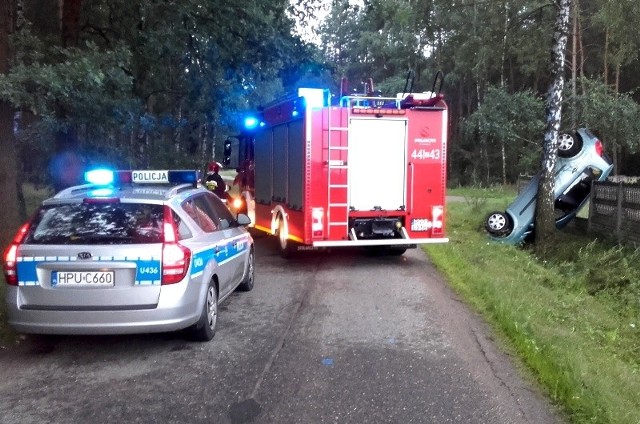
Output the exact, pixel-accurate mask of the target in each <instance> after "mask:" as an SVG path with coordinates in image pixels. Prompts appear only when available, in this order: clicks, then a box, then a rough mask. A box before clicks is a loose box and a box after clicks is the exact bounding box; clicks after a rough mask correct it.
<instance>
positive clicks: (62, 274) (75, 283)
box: [51, 271, 115, 287]
mask: <svg viewBox="0 0 640 424" xmlns="http://www.w3.org/2000/svg"><path fill="white" fill-rule="evenodd" d="M114 282H115V272H113V271H82V272H77V271H53V272H52V273H51V285H52V286H54V287H113V285H114Z"/></svg>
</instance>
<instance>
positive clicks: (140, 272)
mask: <svg viewBox="0 0 640 424" xmlns="http://www.w3.org/2000/svg"><path fill="white" fill-rule="evenodd" d="M87 180H88V181H90V182H89V183H88V184H85V185H81V186H75V187H71V188H68V189H65V190H63V191H61V192H60V193H58V194H56V195H55V196H54V197H53V198H51V199H48V200H46V201H44V202H43V204H42V205H41V207H40V208H39V210H38V211H37V212H36V214H35V216H34V217H33V218H32V219H31V220H30V221H29V222H27V223H26V224H25V225H24V226H23V227H22V228H20V230H19V231H18V233H17V234H16V236H15V238H14V240H13V242H12V244H11V245H10V246H9V247H8V248H7V249H6V251H5V255H4V273H5V277H6V281H7V283H8V289H7V291H6V302H7V307H8V321H9V324H10V325H11V326H12V327H13V328H14V329H15V330H16V331H18V332H22V333H40V334H125V333H152V332H166V331H175V330H181V329H187V330H188V331H189V333H190V334H191V335H192V336H193V338H194V339H196V340H200V341H208V340H211V339H212V338H213V336H214V334H215V331H216V321H217V316H218V305H219V304H220V302H221V301H223V300H224V299H225V298H226V297H228V296H229V295H230V294H231V293H232V292H233V291H234V290H236V289H239V290H244V291H248V290H251V289H252V288H253V284H254V272H255V253H254V246H253V239H252V238H251V235H250V234H249V233H248V232H247V230H246V228H245V227H246V226H247V225H248V224H249V223H250V220H249V218H248V217H247V216H246V215H242V214H239V215H238V216H237V218H234V217H233V215H232V214H231V213H230V212H229V210H228V209H227V208H226V207H225V206H224V204H223V203H222V202H221V201H220V199H219V198H218V197H216V196H215V195H214V194H212V193H211V192H209V191H208V190H206V189H205V188H203V187H201V186H200V185H199V184H198V173H197V171H172V170H157V171H115V172H110V171H105V170H95V171H92V172H88V173H87Z"/></svg>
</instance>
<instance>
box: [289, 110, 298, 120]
mask: <svg viewBox="0 0 640 424" xmlns="http://www.w3.org/2000/svg"><path fill="white" fill-rule="evenodd" d="M298 115H300V112H298V111H297V110H294V111H293V112H291V116H293V117H294V118H295V117H296V116H298Z"/></svg>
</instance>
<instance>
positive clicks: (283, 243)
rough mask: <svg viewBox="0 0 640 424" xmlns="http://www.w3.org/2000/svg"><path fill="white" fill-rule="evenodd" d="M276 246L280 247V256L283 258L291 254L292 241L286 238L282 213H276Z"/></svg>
mask: <svg viewBox="0 0 640 424" xmlns="http://www.w3.org/2000/svg"><path fill="white" fill-rule="evenodd" d="M278 247H279V249H280V256H282V257H283V258H290V257H291V256H292V255H293V246H292V242H291V240H289V238H288V234H287V230H286V229H285V225H284V218H283V217H282V215H278Z"/></svg>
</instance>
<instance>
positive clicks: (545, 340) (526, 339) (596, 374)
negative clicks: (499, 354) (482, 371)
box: [425, 189, 640, 423]
mask: <svg viewBox="0 0 640 424" xmlns="http://www.w3.org/2000/svg"><path fill="white" fill-rule="evenodd" d="M449 194H450V195H454V196H461V197H462V198H463V199H464V201H459V202H450V203H449V204H448V222H447V226H448V235H449V238H450V242H449V243H448V244H447V245H437V246H436V245H433V246H427V247H425V250H426V251H427V252H428V253H429V255H430V257H431V259H432V261H433V262H434V264H435V265H436V266H437V268H438V269H439V270H440V271H441V272H442V273H443V274H444V275H445V276H446V277H447V279H448V281H449V282H450V284H451V286H452V287H453V288H454V289H455V290H456V291H457V292H458V293H459V294H460V296H461V297H463V298H464V299H465V301H466V302H467V303H468V304H469V305H471V306H472V307H473V308H474V309H475V310H477V311H478V312H479V313H480V314H481V315H483V316H484V317H485V319H486V320H487V321H488V322H489V323H491V324H492V326H493V327H494V328H495V329H496V331H497V333H498V335H499V337H500V338H501V339H502V340H503V342H504V345H505V348H506V349H507V350H508V351H510V352H515V353H516V354H517V356H518V357H519V358H521V360H522V362H523V363H524V364H525V365H526V366H527V368H529V369H530V370H531V371H532V373H533V375H534V376H535V378H536V379H537V381H538V382H539V383H540V385H541V386H542V387H543V389H544V390H545V391H546V392H547V394H548V396H549V397H550V398H551V399H552V400H553V401H554V402H555V403H556V404H557V405H559V406H560V407H561V408H562V409H563V410H564V411H565V412H566V414H567V416H568V417H569V418H570V420H571V421H572V422H575V423H586V422H588V423H637V422H640V397H638V393H640V372H639V371H640V359H639V358H640V357H639V355H638V353H639V352H640V303H639V302H640V301H639V299H640V269H638V267H637V264H638V263H639V262H640V250H638V249H631V248H625V247H621V246H616V245H613V244H610V243H607V242H605V241H602V240H594V239H593V238H589V237H587V236H586V235H584V234H579V232H578V231H576V230H572V229H571V228H567V229H566V230H565V231H563V232H562V233H561V237H560V240H561V243H558V244H557V246H556V247H555V248H554V250H553V251H552V252H551V254H550V255H549V256H548V257H545V258H540V257H536V256H535V255H534V253H533V250H532V249H530V248H528V247H527V246H507V245H501V244H499V243H495V242H492V241H490V240H489V238H488V237H487V235H486V233H485V232H484V229H483V219H484V217H485V216H486V214H487V213H489V212H491V211H492V210H504V208H505V207H506V206H507V205H508V203H509V202H510V201H511V200H512V199H513V196H514V194H515V190H513V191H512V190H508V191H503V190H500V189H476V190H472V189H459V190H450V191H449Z"/></svg>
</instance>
